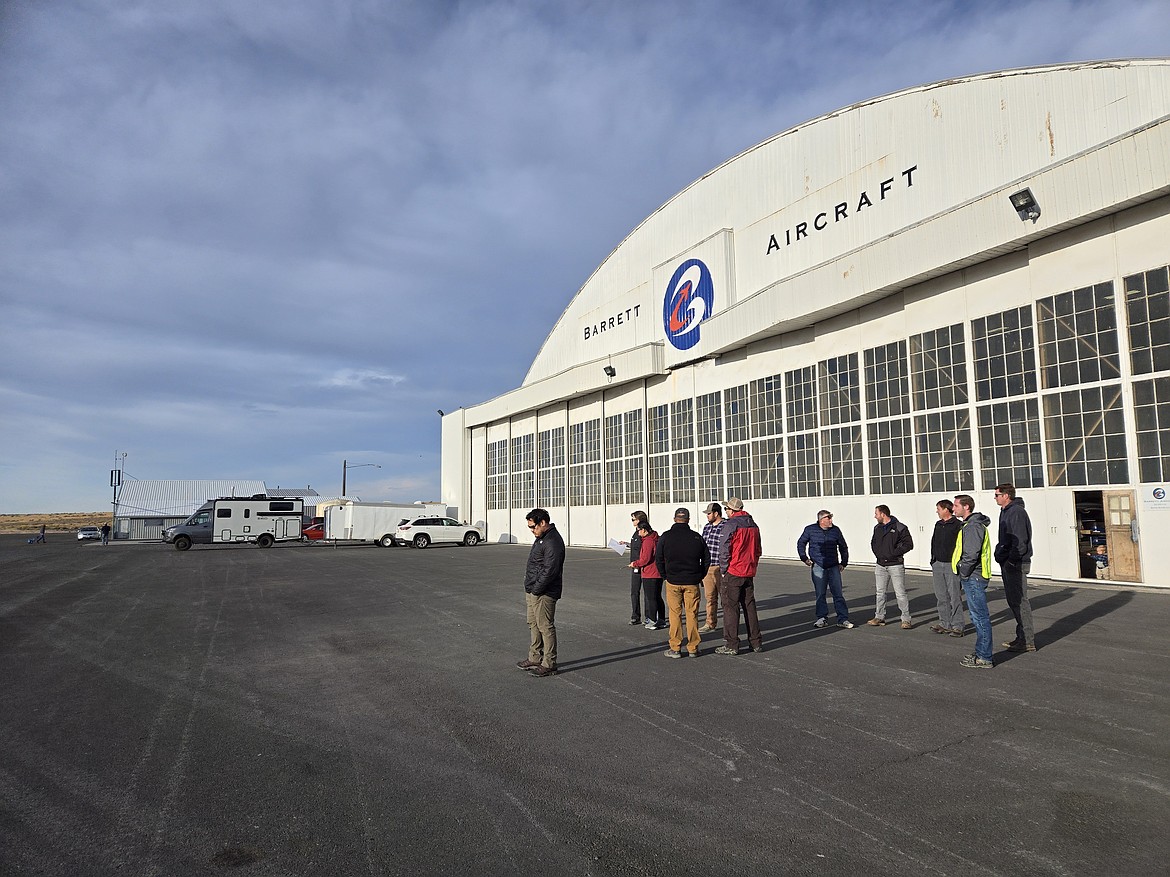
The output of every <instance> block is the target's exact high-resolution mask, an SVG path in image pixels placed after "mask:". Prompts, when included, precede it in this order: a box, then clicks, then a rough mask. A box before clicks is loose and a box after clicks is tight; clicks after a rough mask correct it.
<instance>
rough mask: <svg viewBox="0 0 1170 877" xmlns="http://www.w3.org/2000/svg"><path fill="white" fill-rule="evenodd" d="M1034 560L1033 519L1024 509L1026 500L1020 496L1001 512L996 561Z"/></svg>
mask: <svg viewBox="0 0 1170 877" xmlns="http://www.w3.org/2000/svg"><path fill="white" fill-rule="evenodd" d="M1031 561H1032V521H1031V519H1030V518H1029V517H1028V513H1027V512H1026V511H1024V501H1023V500H1022V499H1020V498H1019V497H1018V496H1017V497H1016V498H1015V499H1013V500H1012V501H1011V502H1009V503H1008V504H1007V505H1006V506H1004V508H1003V510H1002V511H1000V513H999V542H998V543H997V544H996V546H995V562H996V563H998V564H999V565H1000V566H1002V565H1003V564H1005V563H1014V564H1020V563H1030V562H1031Z"/></svg>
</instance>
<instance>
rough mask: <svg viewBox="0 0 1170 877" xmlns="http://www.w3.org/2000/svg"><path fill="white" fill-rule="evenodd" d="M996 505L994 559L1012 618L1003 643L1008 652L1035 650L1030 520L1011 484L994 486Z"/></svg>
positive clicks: (1022, 501)
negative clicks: (1012, 628)
mask: <svg viewBox="0 0 1170 877" xmlns="http://www.w3.org/2000/svg"><path fill="white" fill-rule="evenodd" d="M995 504H996V505H998V506H999V509H1000V511H999V542H997V543H996V545H995V562H996V563H998V564H999V573H1000V575H1001V576H1003V594H1004V597H1005V598H1007V604H1008V608H1010V609H1011V610H1012V615H1014V616H1015V618H1016V636H1015V638H1014V639H1013V640H1011V641H1010V642H1006V643H1004V644H1003V647H1004V648H1005V649H1007V650H1008V651H1009V652H1034V651H1036V631H1035V628H1034V627H1033V626H1032V602H1031V600H1029V599H1028V573H1029V572H1031V570H1032V521H1031V519H1030V518H1029V517H1028V513H1027V512H1026V511H1025V510H1024V500H1023V499H1021V498H1020V497H1018V496H1016V488H1015V487H1014V486H1012V485H1011V484H1006V483H1005V484H1001V485H999V487H997V488H995Z"/></svg>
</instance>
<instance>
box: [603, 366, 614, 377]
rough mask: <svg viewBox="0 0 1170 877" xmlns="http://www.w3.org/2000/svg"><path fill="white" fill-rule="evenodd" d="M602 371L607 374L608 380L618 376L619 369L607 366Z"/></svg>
mask: <svg viewBox="0 0 1170 877" xmlns="http://www.w3.org/2000/svg"><path fill="white" fill-rule="evenodd" d="M601 370H602V371H603V372H605V376H606V377H607V378H612V377H614V376H616V375H617V369H616V368H614V367H613V366H612V365H607V366H605V367H603V368H602V369H601Z"/></svg>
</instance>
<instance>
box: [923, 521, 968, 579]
mask: <svg viewBox="0 0 1170 877" xmlns="http://www.w3.org/2000/svg"><path fill="white" fill-rule="evenodd" d="M962 529H963V522H962V521H960V520H959V519H958V518H956V517H954V516H953V515H952V516H951V517H949V518H947V519H946V520H945V521H944V520H943V519H942V518H939V519H938V520H937V521H935V524H934V535H932V536H931V537H930V562H931V563H945V564H946V565H947V566H950V564H951V558H952V557H953V556H954V554H955V540H957V539H958V538H959V531H960V530H962Z"/></svg>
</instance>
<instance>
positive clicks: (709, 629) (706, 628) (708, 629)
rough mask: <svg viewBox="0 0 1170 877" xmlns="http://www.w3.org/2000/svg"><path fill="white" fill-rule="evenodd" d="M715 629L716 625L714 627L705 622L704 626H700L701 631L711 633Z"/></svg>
mask: <svg viewBox="0 0 1170 877" xmlns="http://www.w3.org/2000/svg"><path fill="white" fill-rule="evenodd" d="M713 630H715V628H714V627H712V626H711V625H709V624H704V625H703V626H702V627H700V628H699V633H711V632H712V631H713Z"/></svg>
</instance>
